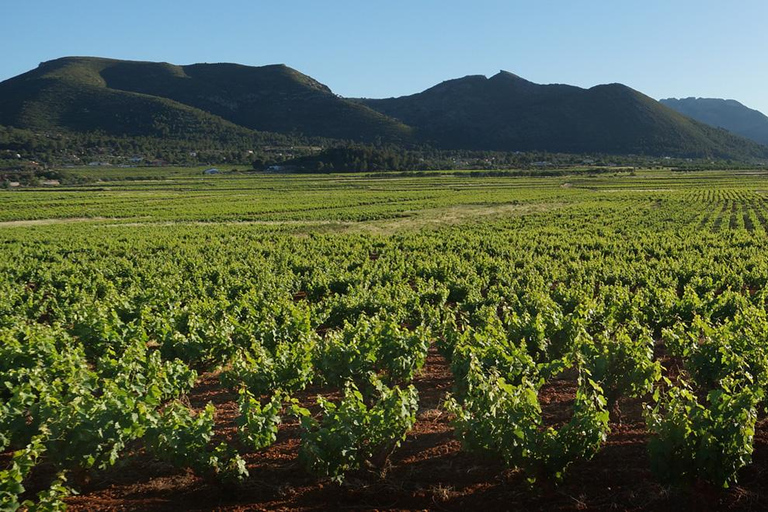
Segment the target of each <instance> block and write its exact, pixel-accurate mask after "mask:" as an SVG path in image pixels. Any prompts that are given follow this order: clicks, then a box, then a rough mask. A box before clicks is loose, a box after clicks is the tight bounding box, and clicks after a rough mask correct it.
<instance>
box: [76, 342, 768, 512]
mask: <svg viewBox="0 0 768 512" xmlns="http://www.w3.org/2000/svg"><path fill="white" fill-rule="evenodd" d="M414 383H415V385H416V387H417V388H418V390H419V394H420V410H419V412H418V420H417V423H416V425H415V428H414V429H413V431H412V432H410V433H409V435H408V437H407V439H406V440H405V442H404V443H403V445H402V446H401V447H400V448H399V449H398V450H396V451H395V452H394V454H393V455H392V457H391V459H390V464H389V466H388V467H387V468H386V469H385V470H384V471H372V470H362V471H358V472H355V473H353V474H350V475H349V476H348V478H347V481H346V482H345V483H344V484H342V485H336V484H334V483H330V482H327V481H322V480H317V479H316V478H314V477H313V476H311V475H309V474H308V473H307V472H306V471H305V470H304V469H303V467H302V466H301V465H300V464H299V461H298V446H299V429H298V425H297V423H296V422H295V421H294V420H286V422H285V423H284V424H283V425H282V426H281V428H280V432H279V436H278V439H277V442H276V443H275V444H274V445H273V446H271V447H270V448H269V449H267V450H264V451H262V452H259V453H247V454H245V455H244V458H245V459H246V461H247V463H248V470H249V472H250V474H251V477H250V478H249V479H248V480H247V482H246V483H245V484H244V485H242V486H239V487H224V486H222V485H221V484H219V483H217V482H213V481H207V480H205V479H203V478H201V477H198V476H196V475H194V474H193V473H192V472H190V471H180V470H177V469H174V468H173V467H170V466H168V465H165V464H162V463H158V462H156V461H153V460H152V459H151V458H150V457H148V456H146V455H144V454H142V453H138V454H136V455H135V456H132V457H130V458H129V460H128V461H127V462H126V463H124V464H123V465H122V466H119V467H116V468H114V469H111V470H109V471H106V472H101V473H97V474H96V475H94V476H93V477H92V479H91V480H90V481H89V482H87V483H85V484H84V486H83V487H82V488H81V490H82V494H80V495H79V496H75V497H72V498H70V499H69V500H68V504H69V506H70V510H73V511H94V510H104V511H106V510H109V511H118V510H119V511H127V510H136V511H138V510H141V511H161V510H229V511H244V510H339V509H348V510H371V509H377V510H395V509H397V510H403V509H405V510H419V509H435V510H675V512H679V511H682V510H723V509H726V510H765V509H768V479H766V475H765V472H766V470H768V421H766V420H762V421H761V423H760V424H759V426H758V430H757V435H756V437H755V452H754V462H753V464H752V465H750V466H749V467H747V468H745V469H744V470H743V471H742V473H741V474H740V479H739V481H740V483H739V485H738V486H735V487H733V488H731V489H728V490H722V489H717V488H713V487H711V486H707V485H704V484H701V485H696V486H694V487H692V488H686V489H676V488H670V487H665V486H662V485H661V484H659V483H657V482H656V481H655V480H654V478H653V476H652V475H651V473H650V470H649V467H650V463H649V460H648V456H647V454H646V441H647V433H646V431H645V424H644V421H643V418H642V405H641V402H640V401H637V400H635V401H628V400H623V401H620V403H619V404H618V407H619V408H620V410H621V423H618V422H616V421H613V422H612V424H611V434H610V435H609V437H608V440H607V442H606V444H605V446H604V447H603V448H602V449H601V450H600V452H599V453H598V454H597V455H596V456H595V457H594V458H593V459H592V460H590V461H583V462H579V463H576V464H574V465H573V466H571V468H570V471H569V473H568V475H567V476H566V480H565V481H564V482H563V483H562V484H560V485H558V486H555V485H553V484H552V483H549V482H541V481H539V482H537V483H536V484H534V485H533V486H532V487H531V486H529V485H528V484H527V483H526V480H525V478H524V476H523V475H522V474H521V473H520V472H518V471H514V470H509V469H506V468H505V467H504V466H503V465H502V464H501V463H499V462H498V461H495V460H490V459H485V458H482V457H479V456H477V455H473V454H470V453H466V452H463V451H461V446H460V443H459V442H458V441H456V440H455V438H454V436H453V430H452V428H451V426H450V421H449V420H450V418H449V417H448V414H447V413H446V412H444V411H443V410H442V408H441V404H442V401H443V400H444V397H445V393H446V392H448V391H450V389H451V386H452V384H453V379H452V376H451V373H450V370H449V367H448V365H447V363H446V361H445V360H444V359H443V358H442V357H441V356H440V355H439V354H438V352H437V351H436V350H435V349H434V347H433V348H432V349H431V350H430V353H429V357H428V360H427V364H426V366H425V369H424V370H423V371H422V373H421V374H420V375H419V376H418V378H416V379H415V382H414ZM574 392H575V389H573V383H572V382H571V379H567V378H563V379H560V380H554V381H553V382H552V383H550V384H549V385H548V386H547V387H546V388H545V389H543V390H542V393H541V399H542V403H543V407H544V412H545V418H546V417H547V416H548V417H549V420H548V423H549V422H550V421H551V422H552V423H560V422H562V421H563V418H565V420H567V417H564V416H563V412H562V410H565V409H566V408H567V407H566V406H567V405H568V404H569V403H571V404H572V401H573V395H574ZM318 393H321V394H323V395H325V396H328V397H329V398H338V394H334V393H330V392H327V391H326V390H323V389H310V390H307V391H305V392H303V393H300V394H299V395H298V396H297V398H299V400H300V401H301V402H302V404H303V405H304V406H308V405H312V404H314V397H315V396H316V395H317V394H318ZM208 401H211V402H213V404H214V405H215V406H216V409H217V430H216V437H217V441H219V440H226V441H228V442H232V443H235V445H236V446H238V448H242V447H241V446H240V445H239V444H237V443H238V442H239V441H238V439H237V435H236V430H235V426H234V417H235V416H236V414H237V404H236V395H235V394H234V393H232V392H229V391H227V390H225V389H222V388H221V387H220V386H219V384H218V379H217V377H216V376H215V375H208V376H206V377H205V378H204V379H203V380H202V381H201V383H200V385H199V386H198V387H197V388H196V389H195V392H194V393H193V394H192V396H190V403H191V405H192V406H193V407H195V408H202V407H203V406H204V404H205V403H207V402H208Z"/></svg>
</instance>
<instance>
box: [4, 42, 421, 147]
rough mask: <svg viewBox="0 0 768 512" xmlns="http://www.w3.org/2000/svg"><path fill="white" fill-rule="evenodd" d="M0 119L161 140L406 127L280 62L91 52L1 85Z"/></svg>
mask: <svg viewBox="0 0 768 512" xmlns="http://www.w3.org/2000/svg"><path fill="white" fill-rule="evenodd" d="M0 124H4V125H9V126H16V127H21V128H31V129H37V130H47V129H54V128H64V129H69V130H73V131H95V130H98V131H103V132H106V133H111V134H118V135H131V136H139V135H142V136H162V137H167V136H174V135H181V136H186V135H189V136H193V135H194V134H197V133H205V134H217V133H227V132H235V133H239V134H247V133H248V132H249V130H259V131H266V132H279V133H288V134H302V135H306V136H317V137H328V138H336V139H350V140H362V141H373V140H375V139H377V138H383V139H386V140H392V141H400V140H403V139H407V137H408V135H409V132H410V130H409V129H408V128H407V127H405V126H403V125H402V124H400V123H397V122H395V121H393V120H391V119H388V118H386V117H385V116H384V115H382V114H380V113H378V112H375V111H373V110H371V109H369V108H367V107H365V106H363V105H360V104H357V103H354V102H350V101H347V100H344V99H343V98H339V97H337V96H336V95H335V94H333V92H331V90H330V89H328V88H327V87H326V86H324V85H322V84H320V83H318V82H316V81H315V80H313V79H311V78H310V77H307V76H305V75H302V74H301V73H299V72H298V71H295V70H293V69H290V68H288V67H286V66H281V65H280V66H264V67H247V66H239V65H235V64H195V65H191V66H175V65H172V64H167V63H154V62H133V61H120V60H111V59H99V58H89V57H67V58H62V59H57V60H54V61H50V62H45V63H43V64H41V65H40V66H39V67H38V68H37V69H34V70H32V71H30V72H28V73H25V74H23V75H20V76H18V77H15V78H12V79H10V80H7V81H5V82H2V83H0ZM246 129H247V130H246Z"/></svg>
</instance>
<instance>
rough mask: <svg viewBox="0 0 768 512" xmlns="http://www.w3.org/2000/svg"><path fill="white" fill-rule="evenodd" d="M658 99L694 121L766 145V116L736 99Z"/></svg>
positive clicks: (767, 121) (767, 133)
mask: <svg viewBox="0 0 768 512" xmlns="http://www.w3.org/2000/svg"><path fill="white" fill-rule="evenodd" d="M661 103H662V104H664V105H666V106H668V107H670V108H672V109H674V110H676V111H678V112H680V113H681V114H683V115H686V116H688V117H691V118H693V119H696V120H697V121H701V122H702V123H706V124H708V125H711V126H716V127H718V128H724V129H726V130H728V131H729V132H732V133H735V134H736V135H741V136H742V137H746V138H748V139H751V140H753V141H755V142H757V143H759V144H763V145H764V146H768V116H766V115H765V114H763V113H762V112H759V111H757V110H754V109H751V108H749V107H746V106H744V105H742V104H741V103H739V102H738V101H736V100H722V99H716V98H683V99H675V98H669V99H665V100H661Z"/></svg>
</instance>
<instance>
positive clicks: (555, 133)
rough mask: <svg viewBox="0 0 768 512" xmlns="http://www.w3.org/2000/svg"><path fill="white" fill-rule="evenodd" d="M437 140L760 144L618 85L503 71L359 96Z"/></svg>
mask: <svg viewBox="0 0 768 512" xmlns="http://www.w3.org/2000/svg"><path fill="white" fill-rule="evenodd" d="M359 101H361V102H362V103H363V104H365V105H368V106H369V107H371V108H373V109H375V110H378V111H379V112H382V113H383V114H386V115H388V116H391V117H394V118H396V119H399V120H401V121H402V122H404V123H405V124H407V125H409V126H412V127H414V128H415V129H416V131H417V134H418V135H419V136H420V137H422V138H423V139H425V140H428V141H432V142H433V143H434V144H436V145H438V146H440V147H467V148H471V149H489V150H499V151H532V150H546V151H557V152H563V153H621V154H649V155H674V156H691V157H729V156H733V155H741V156H749V157H757V158H765V156H766V151H765V150H764V148H762V147H760V146H758V145H756V144H754V143H752V142H751V141H747V140H744V139H742V138H740V137H736V136H733V135H731V134H730V133H727V132H725V131H723V130H718V129H716V128H713V127H710V126H707V125H705V124H703V123H700V122H697V121H694V120H692V119H690V118H688V117H685V116H683V115H681V114H679V113H678V112H676V111H674V110H672V109H671V108H668V107H666V106H664V105H662V104H660V103H659V102H657V101H655V100H653V99H651V98H650V97H648V96H646V95H644V94H642V93H640V92H638V91H635V90H633V89H630V88H629V87H626V86H624V85H621V84H610V85H599V86H596V87H592V88H591V89H581V88H578V87H573V86H569V85H538V84H535V83H532V82H529V81H527V80H525V79H523V78H520V77H518V76H516V75H514V74H512V73H508V72H505V71H502V72H500V73H498V74H496V75H494V76H492V77H490V78H486V77H485V76H467V77H464V78H459V79H456V80H449V81H446V82H443V83H441V84H439V85H436V86H434V87H432V88H430V89H427V90H426V91H424V92H421V93H418V94H414V95H411V96H404V97H400V98H389V99H380V100H371V99H362V100H359Z"/></svg>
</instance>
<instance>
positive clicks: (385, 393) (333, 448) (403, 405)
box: [296, 383, 418, 481]
mask: <svg viewBox="0 0 768 512" xmlns="http://www.w3.org/2000/svg"><path fill="white" fill-rule="evenodd" d="M375 390H376V392H375V395H376V396H375V398H373V403H372V404H370V405H368V404H367V403H366V400H365V399H364V398H363V395H362V393H361V392H360V391H359V390H358V389H357V387H356V386H355V385H354V384H352V383H347V385H346V386H345V387H344V397H343V398H342V399H341V401H340V402H339V403H338V404H334V403H333V402H331V401H329V400H326V399H324V398H322V397H320V398H319V399H318V404H319V405H320V407H321V409H322V419H321V420H320V421H317V420H315V419H314V418H312V416H310V414H309V411H307V410H306V409H303V410H302V409H296V412H297V414H298V415H299V416H300V418H301V425H302V436H301V448H300V451H299V456H300V458H301V459H302V460H303V461H304V464H305V465H306V466H307V468H308V469H309V470H310V471H312V472H313V473H315V474H317V475H320V476H327V477H331V478H332V479H333V480H336V481H341V480H343V478H344V474H345V473H347V472H348V471H351V470H355V469H358V468H359V467H360V464H361V463H362V462H364V461H369V462H371V463H373V464H376V463H378V464H382V463H384V462H385V461H386V459H387V457H388V456H389V454H390V453H391V452H392V451H393V450H394V449H395V448H397V447H398V446H399V445H400V443H401V442H402V441H403V440H404V439H405V436H406V434H407V432H408V430H410V429H411V427H412V426H413V424H414V423H415V422H416V410H417V408H418V393H417V391H416V388H414V387H413V386H409V387H407V388H404V389H401V388H399V387H393V388H388V387H386V386H384V385H383V384H380V383H375Z"/></svg>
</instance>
